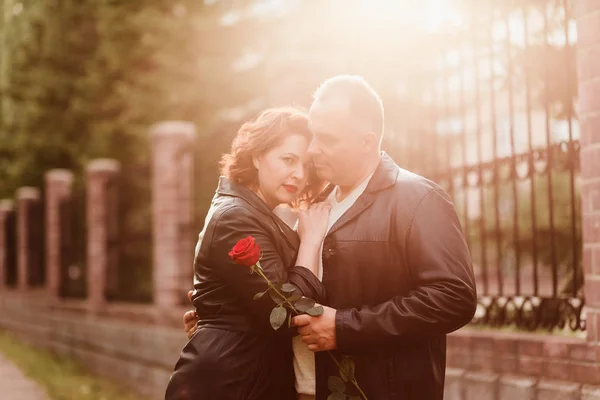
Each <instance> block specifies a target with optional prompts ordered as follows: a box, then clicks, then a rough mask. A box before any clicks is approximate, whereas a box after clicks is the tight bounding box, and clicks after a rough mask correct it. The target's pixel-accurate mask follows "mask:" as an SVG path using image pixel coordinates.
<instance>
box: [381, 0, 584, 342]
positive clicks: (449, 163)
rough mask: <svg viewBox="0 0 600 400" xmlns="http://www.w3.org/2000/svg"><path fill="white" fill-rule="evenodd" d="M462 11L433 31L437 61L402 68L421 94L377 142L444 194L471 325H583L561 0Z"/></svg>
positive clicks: (574, 146) (574, 127) (568, 38)
mask: <svg viewBox="0 0 600 400" xmlns="http://www.w3.org/2000/svg"><path fill="white" fill-rule="evenodd" d="M469 10H470V14H469V18H470V21H469V29H467V30H463V31H459V32H457V33H456V34H454V35H447V36H446V37H443V38H439V40H438V41H437V42H435V45H436V46H437V51H438V53H439V57H438V59H437V63H436V64H435V65H432V66H430V68H428V73H421V74H420V75H419V76H415V77H413V78H414V79H413V85H416V86H418V87H419V89H420V92H421V93H423V96H422V103H421V104H420V106H419V110H418V112H415V111H414V110H412V112H411V113H410V115H408V113H405V114H404V116H405V117H406V118H405V120H404V121H403V122H402V123H399V124H397V125H396V127H395V128H396V129H397V130H398V131H400V130H402V131H403V132H404V133H405V134H397V135H392V139H390V140H389V141H388V143H387V146H388V148H389V149H390V152H392V153H393V154H392V155H393V156H394V158H396V159H397V160H401V164H403V165H406V166H407V167H408V168H409V169H412V170H415V171H417V172H420V173H421V174H423V175H425V176H427V177H429V178H431V179H432V180H434V181H436V182H438V183H439V184H440V185H441V186H442V187H444V188H445V189H446V190H447V191H448V192H449V193H450V194H451V195H452V197H453V199H454V201H455V205H456V207H457V210H458V211H459V214H460V216H461V219H462V224H463V228H464V231H465V235H466V238H467V241H468V244H469V247H470V250H471V254H472V257H473V261H474V268H475V273H476V279H477V288H478V292H479V308H478V311H477V314H476V316H475V319H474V321H473V322H474V323H475V324H485V325H491V326H506V325H516V326H518V327H520V328H524V329H529V330H533V329H538V328H544V329H548V330H552V329H555V328H559V329H560V328H568V329H570V330H573V331H578V330H585V318H584V312H583V305H584V299H583V294H582V287H583V273H582V262H581V246H582V243H581V222H580V221H581V214H580V209H579V202H580V199H579V191H578V185H577V179H578V176H579V140H578V139H579V124H578V121H577V116H576V111H575V108H574V98H575V97H576V89H577V86H576V71H575V52H574V45H575V40H576V38H575V29H574V21H573V18H572V6H571V4H570V2H568V1H566V0H562V1H555V0H551V1H547V0H546V1H541V0H536V1H531V0H530V1H524V0H523V1H517V2H515V1H512V2H504V1H495V2H481V3H477V2H474V3H473V4H471V5H470V7H469ZM407 121H408V122H407ZM392 129H393V128H392ZM407 132H408V134H406V133H407Z"/></svg>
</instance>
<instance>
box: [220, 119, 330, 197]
mask: <svg viewBox="0 0 600 400" xmlns="http://www.w3.org/2000/svg"><path fill="white" fill-rule="evenodd" d="M297 134H300V135H302V136H304V137H306V138H307V139H308V140H309V141H310V140H311V139H312V133H311V131H310V129H309V128H308V115H307V114H306V113H305V112H303V111H301V110H299V109H297V108H294V107H279V108H268V109H266V110H264V111H262V112H261V113H259V114H258V116H256V118H254V119H253V120H251V121H249V122H246V123H245V124H244V125H242V127H241V128H240V129H239V130H238V133H237V135H236V136H235V138H234V139H233V142H232V144H231V151H230V152H229V153H227V154H224V155H223V156H222V157H221V175H223V176H225V177H227V178H229V179H230V180H232V181H233V182H236V183H239V184H241V185H244V186H246V187H249V188H251V189H254V188H256V186H257V185H258V171H257V170H256V168H255V167H254V164H253V163H252V158H253V157H257V156H260V155H262V154H264V153H266V152H268V151H269V150H271V149H272V148H273V147H275V146H277V145H279V144H280V143H281V141H282V140H283V139H284V138H285V137H286V136H288V135H297ZM323 186H324V182H323V181H322V180H321V179H319V178H318V177H317V174H316V173H315V169H314V168H313V167H312V166H311V167H310V168H309V177H308V182H307V185H306V187H305V189H304V190H303V191H302V193H300V194H299V196H298V198H297V200H296V201H295V202H294V204H293V205H294V206H298V205H300V204H302V203H305V202H307V203H311V202H312V201H313V200H314V199H315V198H316V197H317V196H318V194H319V193H320V191H321V190H322V188H323Z"/></svg>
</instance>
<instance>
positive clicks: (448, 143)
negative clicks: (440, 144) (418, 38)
mask: <svg viewBox="0 0 600 400" xmlns="http://www.w3.org/2000/svg"><path fill="white" fill-rule="evenodd" d="M442 60H443V61H442V70H443V71H444V72H443V74H442V88H443V89H442V99H443V102H444V122H445V124H444V125H445V132H444V142H445V143H444V144H445V146H444V147H445V150H446V164H447V165H449V164H450V159H451V157H452V141H453V139H454V138H453V137H452V136H453V135H454V132H452V131H451V129H450V128H451V126H450V121H451V113H450V93H449V88H448V81H449V67H448V50H446V51H444V52H443V56H442ZM447 174H448V175H447V179H448V193H449V194H450V197H452V198H454V174H452V173H451V171H450V170H448V171H447Z"/></svg>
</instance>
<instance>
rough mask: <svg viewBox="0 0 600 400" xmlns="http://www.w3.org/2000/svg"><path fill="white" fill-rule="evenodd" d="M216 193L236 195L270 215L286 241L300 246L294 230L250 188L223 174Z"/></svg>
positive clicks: (294, 245)
mask: <svg viewBox="0 0 600 400" xmlns="http://www.w3.org/2000/svg"><path fill="white" fill-rule="evenodd" d="M217 195H219V196H230V197H238V198H240V199H242V200H244V201H245V202H246V203H248V204H249V205H250V206H251V207H252V208H254V209H256V210H257V211H259V212H261V213H262V214H265V215H266V216H268V217H270V218H271V220H272V221H273V222H274V223H275V225H277V227H278V228H279V230H280V231H281V233H282V234H283V236H284V237H285V239H286V240H287V242H288V243H289V244H290V245H291V246H292V247H293V248H294V249H298V247H299V246H300V240H299V238H298V235H297V234H296V232H294V231H293V230H292V229H291V228H290V227H289V226H287V224H286V223H285V222H283V221H282V220H281V218H279V217H278V216H277V215H276V214H275V213H274V212H273V210H271V209H270V208H269V206H268V205H267V203H265V202H264V201H263V200H262V199H261V198H260V197H258V196H257V195H256V193H254V192H253V191H252V190H250V189H248V188H247V187H246V186H244V185H240V184H239V183H235V182H233V181H231V180H230V179H228V178H225V177H224V176H222V177H220V178H219V186H218V187H217Z"/></svg>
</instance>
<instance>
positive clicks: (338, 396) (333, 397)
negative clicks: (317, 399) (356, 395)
mask: <svg viewBox="0 0 600 400" xmlns="http://www.w3.org/2000/svg"><path fill="white" fill-rule="evenodd" d="M327 400H346V395H345V394H343V393H331V394H330V395H329V396H327Z"/></svg>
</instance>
